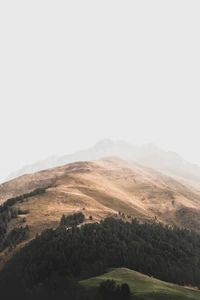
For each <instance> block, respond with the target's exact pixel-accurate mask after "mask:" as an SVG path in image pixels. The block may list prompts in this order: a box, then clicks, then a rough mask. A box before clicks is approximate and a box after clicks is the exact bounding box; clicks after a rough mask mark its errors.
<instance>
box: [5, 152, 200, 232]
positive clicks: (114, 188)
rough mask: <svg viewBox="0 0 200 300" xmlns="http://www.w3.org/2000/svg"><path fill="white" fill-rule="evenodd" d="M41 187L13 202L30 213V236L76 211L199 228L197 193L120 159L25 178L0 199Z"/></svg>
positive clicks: (12, 184) (18, 221)
mask: <svg viewBox="0 0 200 300" xmlns="http://www.w3.org/2000/svg"><path fill="white" fill-rule="evenodd" d="M39 187H48V189H47V190H46V192H45V193H44V194H42V195H38V196H34V197H31V198H29V199H28V201H24V202H23V203H18V204H17V206H20V208H21V209H28V210H29V213H28V214H27V215H26V218H27V221H26V224H28V225H31V232H30V238H31V237H34V236H35V234H36V233H40V232H41V231H42V230H43V229H45V228H48V227H56V226H58V225H59V221H60V218H61V216H62V214H70V213H74V212H76V211H83V212H84V214H85V216H86V218H87V219H88V218H89V216H90V215H92V216H93V220H94V221H99V220H100V219H103V218H105V217H107V216H113V215H116V214H118V212H119V211H121V212H123V213H124V214H125V215H126V216H127V215H131V217H133V218H135V217H136V218H138V219H140V220H142V221H147V220H152V219H154V218H155V216H156V218H157V220H158V221H162V222H166V223H169V224H172V225H174V224H176V225H178V226H183V227H188V228H193V229H196V230H199V229H200V218H199V216H200V194H199V193H198V192H197V191H195V190H193V189H192V188H191V187H190V186H189V185H188V186H187V185H186V184H182V183H181V182H179V181H177V180H175V179H172V178H170V177H168V176H166V175H163V174H161V173H159V172H157V171H154V170H153V169H150V168H147V167H143V166H140V165H138V164H135V163H133V162H127V161H123V160H121V159H119V158H110V157H109V158H104V159H101V160H98V161H95V162H77V163H72V164H69V165H66V166H62V167H58V168H53V169H49V170H45V171H41V172H38V173H35V174H30V175H24V176H22V177H19V178H17V179H15V180H12V181H9V182H7V183H4V184H2V185H0V201H1V203H2V202H3V201H5V200H6V199H8V198H11V197H14V196H17V195H21V194H24V193H28V192H30V191H32V190H34V189H36V188H39ZM22 217H23V216H19V217H18V218H17V219H13V220H12V221H11V222H10V223H9V227H10V228H12V227H13V226H19V225H21V218H22ZM118 218H119V216H118ZM127 220H128V219H127ZM88 222H89V221H88Z"/></svg>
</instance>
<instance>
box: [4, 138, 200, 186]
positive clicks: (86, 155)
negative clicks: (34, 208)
mask: <svg viewBox="0 0 200 300" xmlns="http://www.w3.org/2000/svg"><path fill="white" fill-rule="evenodd" d="M106 156H118V157H120V158H122V159H126V160H133V161H136V162H138V163H140V164H143V165H145V166H149V167H151V168H154V169H156V170H158V171H162V172H164V173H167V174H169V175H171V176H175V177H176V176H178V177H181V178H183V179H186V180H191V181H194V182H200V168H199V167H198V166H197V165H194V164H191V163H189V162H187V161H185V160H184V159H182V158H181V156H180V155H178V154H177V153H175V152H171V151H169V152H167V151H164V150H162V149H161V148H159V147H157V146H156V145H155V144H147V145H142V146H137V145H132V144H130V143H128V142H125V141H112V140H110V139H103V140H100V141H99V142H98V143H97V144H96V145H95V146H94V147H92V148H89V149H86V150H82V151H79V152H75V153H73V154H68V155H64V156H50V157H48V158H46V159H44V160H41V161H38V162H36V163H34V164H32V165H27V166H24V167H23V168H22V169H20V170H19V171H17V172H14V173H12V174H10V175H9V176H8V177H7V178H6V180H5V181H9V180H12V179H14V178H17V177H19V176H21V175H24V174H30V173H35V172H38V171H41V170H45V169H49V168H54V167H59V166H63V165H66V164H69V163H73V162H77V161H91V160H97V159H101V158H103V157H106Z"/></svg>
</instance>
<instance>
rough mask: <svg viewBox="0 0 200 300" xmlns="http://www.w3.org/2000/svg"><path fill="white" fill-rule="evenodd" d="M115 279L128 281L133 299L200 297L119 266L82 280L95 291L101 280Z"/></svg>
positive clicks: (197, 292) (198, 293) (123, 281)
mask: <svg viewBox="0 0 200 300" xmlns="http://www.w3.org/2000/svg"><path fill="white" fill-rule="evenodd" d="M107 279H113V280H115V281H116V283H117V284H120V285H121V284H122V283H125V282H126V283H128V284H129V286H130V289H131V292H132V299H138V300H139V299H140V300H142V299H143V300H187V299H200V292H199V291H197V290H192V289H189V288H184V287H181V286H178V285H174V284H170V283H166V282H164V281H161V280H157V279H155V278H151V277H149V276H145V275H143V274H140V273H138V272H135V271H132V270H129V269H126V268H118V269H111V270H109V272H108V273H106V274H104V275H101V276H99V277H94V278H90V279H87V280H84V281H81V284H83V285H84V286H85V287H86V289H88V292H89V291H94V290H95V289H96V288H97V287H98V286H99V284H100V283H101V281H103V280H107Z"/></svg>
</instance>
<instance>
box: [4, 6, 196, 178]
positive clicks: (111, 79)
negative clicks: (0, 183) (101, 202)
mask: <svg viewBox="0 0 200 300" xmlns="http://www.w3.org/2000/svg"><path fill="white" fill-rule="evenodd" d="M199 14H200V2H199V1H195V0H193V1H184V0H181V1H178V0H173V1H171V0H167V1H164V0H163V1H160V0H158V1H154V0H151V1H149V0H146V1H145V0H142V1H141V0H139V1H133V0H132V1H128V0H127V1H117V0H114V1H111V0H106V1H104V0H101V1H94V0H93V1H87V0H86V1H82V0H81V1H78V0H77V1H66V0H65V1H62V0H60V1H51V0H48V1H44V0H39V1H38V0H35V1H27V0H26V1H21V0H19V1H11V0H2V1H0V180H2V179H4V178H5V177H6V176H7V175H8V174H10V173H11V172H13V171H17V170H18V169H19V168H21V167H22V166H24V165H26V164H31V163H33V162H35V161H37V160H40V159H43V158H45V157H47V156H50V155H53V154H57V155H62V154H69V153H73V152H75V151H78V150H82V149H85V148H89V147H92V146H93V145H94V144H95V143H97V142H98V140H99V139H103V138H110V139H113V140H126V141H127V142H130V143H132V144H145V143H156V144H157V145H158V146H160V147H162V148H163V149H165V150H173V151H176V152H178V153H179V154H181V155H182V156H183V157H184V158H185V159H187V160H188V161H190V162H193V163H196V164H199V165H200V142H199V128H200V118H199V115H200V109H199V105H200V104H199V103H200V38H199V36H200V18H199Z"/></svg>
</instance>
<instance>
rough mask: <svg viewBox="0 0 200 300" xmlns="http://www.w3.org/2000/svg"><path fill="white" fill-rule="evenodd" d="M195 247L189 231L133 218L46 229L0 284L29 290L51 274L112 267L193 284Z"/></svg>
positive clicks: (198, 255)
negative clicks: (131, 219)
mask: <svg viewBox="0 0 200 300" xmlns="http://www.w3.org/2000/svg"><path fill="white" fill-rule="evenodd" d="M199 249H200V236H199V234H197V233H195V232H191V231H188V230H186V229H179V228H170V227H167V226H163V225H162V224H155V223H154V224H140V223H139V222H138V221H137V220H133V221H132V222H126V223H125V222H123V221H122V220H116V219H112V218H107V219H105V220H104V221H101V222H100V223H94V224H85V225H83V226H81V227H76V226H74V227H72V228H70V229H69V228H68V229H67V228H65V227H59V228H57V229H55V230H53V229H48V230H45V231H44V232H43V233H42V234H41V235H40V236H39V235H37V236H36V238H35V239H34V240H32V241H31V242H30V243H29V244H28V245H27V246H26V247H24V248H23V249H22V250H21V251H20V252H19V253H18V254H17V255H15V256H14V258H13V259H12V260H11V261H10V262H9V263H8V264H7V266H6V267H5V269H4V271H3V272H2V274H1V276H0V288H3V287H6V283H7V284H8V283H9V284H10V283H11V282H15V283H16V278H17V279H18V280H19V279H20V284H18V287H19V286H21V289H22V286H24V287H26V288H28V289H33V288H34V289H35V287H38V286H40V287H42V286H46V285H48V282H49V281H51V280H52V278H59V280H60V279H61V278H69V277H73V278H74V279H75V280H81V279H86V278H89V277H92V276H97V275H100V274H102V273H104V272H105V271H106V270H107V269H108V268H115V267H127V268H130V269H132V270H136V271H139V272H141V273H144V274H147V275H150V276H153V277H156V278H159V279H161V280H164V281H168V282H173V283H177V284H181V285H184V284H191V285H195V286H199V285H200V251H199ZM13 270H15V272H13ZM56 280H57V279H56Z"/></svg>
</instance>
